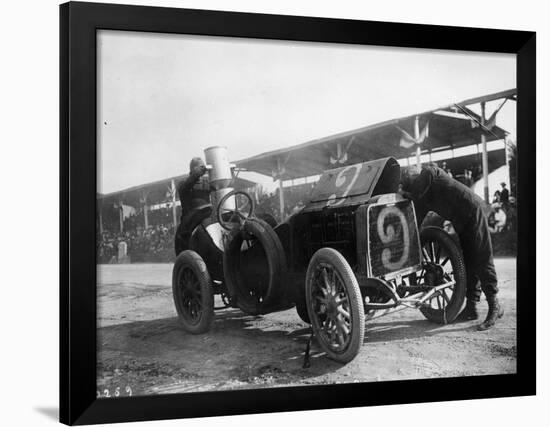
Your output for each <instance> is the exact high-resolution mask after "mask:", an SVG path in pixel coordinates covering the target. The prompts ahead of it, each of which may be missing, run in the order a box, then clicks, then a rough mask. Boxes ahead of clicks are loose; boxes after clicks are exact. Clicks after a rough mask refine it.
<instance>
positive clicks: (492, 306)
mask: <svg viewBox="0 0 550 427" xmlns="http://www.w3.org/2000/svg"><path fill="white" fill-rule="evenodd" d="M487 304H489V312H488V313H487V317H486V318H485V320H484V322H483V323H482V324H481V325H479V326H478V327H477V330H478V331H486V330H487V329H490V328H492V327H493V326H495V323H496V321H497V320H498V319H500V318H501V317H502V316H504V309H503V308H502V306H501V305H500V304H499V302H498V298H497V296H496V295H490V296H487Z"/></svg>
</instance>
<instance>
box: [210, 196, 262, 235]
mask: <svg viewBox="0 0 550 427" xmlns="http://www.w3.org/2000/svg"><path fill="white" fill-rule="evenodd" d="M216 209H217V211H216V217H217V218H218V222H219V223H220V225H221V226H222V227H223V228H225V229H226V230H228V231H231V230H235V229H238V228H241V227H242V226H243V224H244V222H245V221H246V220H247V219H248V218H250V217H252V214H253V213H254V200H252V197H250V195H249V194H248V193H245V192H244V191H231V192H230V193H227V194H226V195H225V196H223V197H222V198H221V200H220V202H219V203H218V206H217V207H216Z"/></svg>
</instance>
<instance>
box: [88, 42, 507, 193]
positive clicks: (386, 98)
mask: <svg viewBox="0 0 550 427" xmlns="http://www.w3.org/2000/svg"><path fill="white" fill-rule="evenodd" d="M514 87H516V72H515V55H505V54H486V53H473V52H451V51H435V50H426V49H401V48H386V47H370V46H350V45H338V44H319V43H305V42H287V41H268V40H250V39H236V38H231V39H228V38H218V37H208V36H187V35H168V34H152V33H134V32H122V31H100V32H98V124H97V126H98V162H99V163H98V191H99V192H101V193H109V192H112V191H116V190H120V189H123V188H126V187H130V186H133V185H138V184H143V183H147V182H150V181H154V180H159V179H163V178H167V177H169V176H173V175H179V174H183V173H187V172H188V165H189V161H190V160H191V158H192V157H195V156H201V157H204V155H203V150H204V149H205V148H207V147H209V146H212V145H225V146H227V147H228V149H229V153H230V157H231V159H232V160H237V159H241V158H244V157H248V156H252V155H256V154H259V153H262V152H264V151H268V150H273V149H277V148H282V147H287V146H292V145H295V144H299V143H302V142H305V141H308V140H311V139H314V138H319V137H324V136H328V135H331V134H334V133H337V132H341V131H346V130H351V129H354V128H358V127H362V126H366V125H369V124H373V123H377V122H380V121H383V120H387V119H391V118H396V117H400V116H404V115H409V114H413V113H417V112H422V111H425V110H430V109H433V108H436V107H440V106H444V105H447V104H450V103H451V102H455V101H461V100H464V99H467V98H471V97H476V96H480V95H485V94H489V93H493V92H497V91H501V90H506V89H511V88H514ZM509 104H510V105H506V106H505V107H504V108H503V110H502V111H501V113H499V120H498V121H497V123H498V124H499V126H502V127H503V128H504V129H506V130H508V131H510V132H511V133H512V134H513V135H515V103H509ZM491 107H492V106H488V114H490V113H491ZM493 108H494V107H493Z"/></svg>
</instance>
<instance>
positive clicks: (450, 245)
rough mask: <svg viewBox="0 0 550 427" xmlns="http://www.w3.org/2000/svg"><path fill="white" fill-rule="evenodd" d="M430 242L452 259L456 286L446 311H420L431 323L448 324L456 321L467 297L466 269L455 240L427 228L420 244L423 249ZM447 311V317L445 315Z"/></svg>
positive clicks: (422, 232) (424, 309)
mask: <svg viewBox="0 0 550 427" xmlns="http://www.w3.org/2000/svg"><path fill="white" fill-rule="evenodd" d="M428 241H436V242H437V243H438V244H439V245H440V246H441V247H442V248H443V249H445V251H446V252H447V254H448V255H449V257H450V261H451V265H452V266H453V271H454V278H455V282H456V283H455V286H454V289H453V295H452V297H451V303H450V304H449V305H447V307H446V308H445V310H437V309H434V308H431V307H421V308H420V311H421V313H422V314H423V315H424V317H426V319H428V320H429V321H431V322H434V323H439V324H446V323H447V324H448V323H452V322H454V321H455V319H456V318H457V316H458V315H459V313H460V310H461V309H462V306H463V304H464V299H465V297H466V267H465V265H464V258H463V257H462V251H461V250H460V247H459V246H458V245H457V244H456V242H455V241H454V240H453V238H452V237H451V236H450V235H449V234H448V233H447V232H446V231H445V230H443V229H441V228H439V227H425V228H423V229H422V230H421V232H420V244H421V246H422V247H423V246H424V244H425V243H426V242H428ZM444 311H445V316H444V315H443V313H444Z"/></svg>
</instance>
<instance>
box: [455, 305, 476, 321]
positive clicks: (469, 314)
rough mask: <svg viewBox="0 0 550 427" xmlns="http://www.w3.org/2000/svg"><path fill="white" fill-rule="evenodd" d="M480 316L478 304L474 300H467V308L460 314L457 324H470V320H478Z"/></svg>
mask: <svg viewBox="0 0 550 427" xmlns="http://www.w3.org/2000/svg"><path fill="white" fill-rule="evenodd" d="M478 317H479V314H478V313H477V302H476V301H474V300H470V299H469V300H466V307H464V310H462V311H461V312H460V314H459V315H458V317H457V318H456V321H457V322H468V321H470V320H477V318H478Z"/></svg>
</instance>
